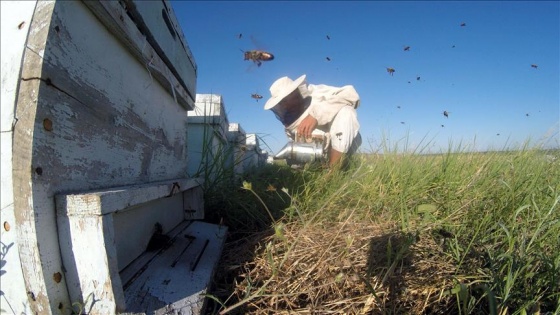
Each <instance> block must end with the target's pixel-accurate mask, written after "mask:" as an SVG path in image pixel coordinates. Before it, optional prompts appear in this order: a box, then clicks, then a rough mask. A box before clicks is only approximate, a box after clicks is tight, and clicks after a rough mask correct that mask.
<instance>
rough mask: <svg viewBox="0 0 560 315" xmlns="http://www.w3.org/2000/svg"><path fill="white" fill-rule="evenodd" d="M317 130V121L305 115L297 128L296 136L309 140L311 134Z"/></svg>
mask: <svg viewBox="0 0 560 315" xmlns="http://www.w3.org/2000/svg"><path fill="white" fill-rule="evenodd" d="M315 128H317V119H315V117H313V116H311V115H307V117H305V118H304V119H303V120H302V121H301V123H300V124H299V126H298V128H297V132H298V135H302V136H304V137H305V138H306V139H309V138H311V133H313V130H315Z"/></svg>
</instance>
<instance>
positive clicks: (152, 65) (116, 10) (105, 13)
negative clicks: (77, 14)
mask: <svg viewBox="0 0 560 315" xmlns="http://www.w3.org/2000/svg"><path fill="white" fill-rule="evenodd" d="M153 3H154V2H153V1H139V2H133V1H132V0H126V1H124V2H123V4H122V5H121V3H120V2H116V1H95V0H94V1H84V4H85V5H86V6H87V7H88V8H89V9H90V10H91V11H92V12H93V13H94V14H95V16H96V17H97V18H98V19H100V20H101V21H102V23H103V24H104V25H105V26H106V27H107V29H108V30H109V31H110V32H111V33H112V34H113V35H114V36H115V38H117V39H118V40H119V41H120V42H121V43H122V44H123V45H125V47H127V48H128V50H129V51H130V53H131V54H132V55H133V56H134V57H136V58H137V59H138V60H139V61H140V62H141V63H142V64H145V66H146V69H148V71H150V76H151V77H152V75H153V77H152V79H153V78H155V79H156V80H157V81H158V82H159V83H160V84H161V85H162V86H163V87H164V88H165V89H166V90H167V91H168V92H169V93H170V94H171V95H173V97H174V99H175V100H176V101H178V102H179V103H180V104H181V105H183V106H185V108H187V109H192V106H193V103H194V94H195V93H196V92H195V91H196V64H195V63H194V58H193V57H192V54H191V52H190V49H189V46H188V45H187V43H186V41H185V40H184V37H183V36H180V37H177V38H174V40H175V42H178V43H179V44H178V45H181V47H182V49H176V50H174V52H173V55H176V58H174V59H173V60H172V61H171V60H169V58H168V54H169V53H170V52H167V51H163V50H162V49H160V45H159V44H160V39H159V38H154V36H153V34H152V33H153V32H156V33H160V32H158V31H157V30H155V29H168V27H167V25H166V24H165V23H163V21H161V20H160V21H159V22H160V23H162V24H160V23H158V21H153V20H152V21H153V22H152V23H151V24H150V27H152V28H148V27H147V26H146V25H145V23H144V18H145V17H144V16H143V15H142V14H143V13H141V12H138V11H137V10H138V9H142V8H144V7H145V6H148V7H151V6H152V4H153ZM123 5H124V6H126V8H125V7H123ZM143 11H148V12H149V10H145V9H143ZM168 15H169V16H174V13H173V12H172V11H171V12H168ZM130 16H132V18H134V20H133V19H131V18H130ZM176 25H178V24H176ZM167 32H168V30H167ZM175 32H176V33H177V32H178V33H180V34H182V31H180V30H175ZM173 62H176V63H175V64H174V63H173ZM178 67H179V68H180V73H179V72H178V71H177V68H178Z"/></svg>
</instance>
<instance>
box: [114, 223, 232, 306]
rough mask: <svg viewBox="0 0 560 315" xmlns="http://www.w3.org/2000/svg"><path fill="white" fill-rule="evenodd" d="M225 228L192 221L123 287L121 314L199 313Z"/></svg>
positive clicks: (220, 248) (220, 249) (218, 256)
mask: <svg viewBox="0 0 560 315" xmlns="http://www.w3.org/2000/svg"><path fill="white" fill-rule="evenodd" d="M226 232H227V227H225V226H221V225H215V224H210V223H205V222H201V221H195V222H193V224H191V225H190V226H188V227H187V228H186V229H184V230H183V231H182V232H181V233H179V234H178V235H177V236H176V238H175V242H173V244H172V245H171V247H169V248H167V249H165V250H163V251H161V252H160V253H159V254H158V255H157V257H155V258H154V259H152V260H151V261H150V262H149V263H148V265H147V267H146V268H145V270H144V272H143V273H142V274H141V275H140V276H139V277H137V278H136V279H135V280H134V281H133V282H132V283H131V284H129V286H128V287H127V288H126V289H125V293H124V294H125V300H126V306H127V307H126V313H125V314H202V312H203V311H204V306H205V297H204V296H203V294H205V293H206V292H207V290H208V287H209V285H210V283H211V280H212V277H213V275H214V270H215V268H216V265H217V263H218V261H219V259H220V255H221V251H222V247H223V243H224V241H225V237H226Z"/></svg>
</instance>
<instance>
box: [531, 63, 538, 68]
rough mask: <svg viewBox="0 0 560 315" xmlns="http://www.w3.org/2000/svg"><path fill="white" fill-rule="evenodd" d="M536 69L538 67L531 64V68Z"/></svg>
mask: <svg viewBox="0 0 560 315" xmlns="http://www.w3.org/2000/svg"><path fill="white" fill-rule="evenodd" d="M538 67H539V66H537V65H535V64H532V65H531V68H535V69H537V68H538Z"/></svg>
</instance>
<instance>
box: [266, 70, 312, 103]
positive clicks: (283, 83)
mask: <svg viewBox="0 0 560 315" xmlns="http://www.w3.org/2000/svg"><path fill="white" fill-rule="evenodd" d="M303 82H305V74H304V75H302V76H301V77H299V78H297V79H295V80H293V81H292V79H290V78H288V77H282V78H280V79H278V80H276V81H275V82H274V83H272V85H271V86H270V98H269V99H268V100H267V101H266V104H264V109H271V108H273V107H274V106H276V105H277V104H278V103H280V101H281V100H283V99H284V98H285V97H286V96H288V95H290V93H292V92H293V91H295V90H296V89H297V88H298V87H299V86H300V85H301V84H302V83H303Z"/></svg>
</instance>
